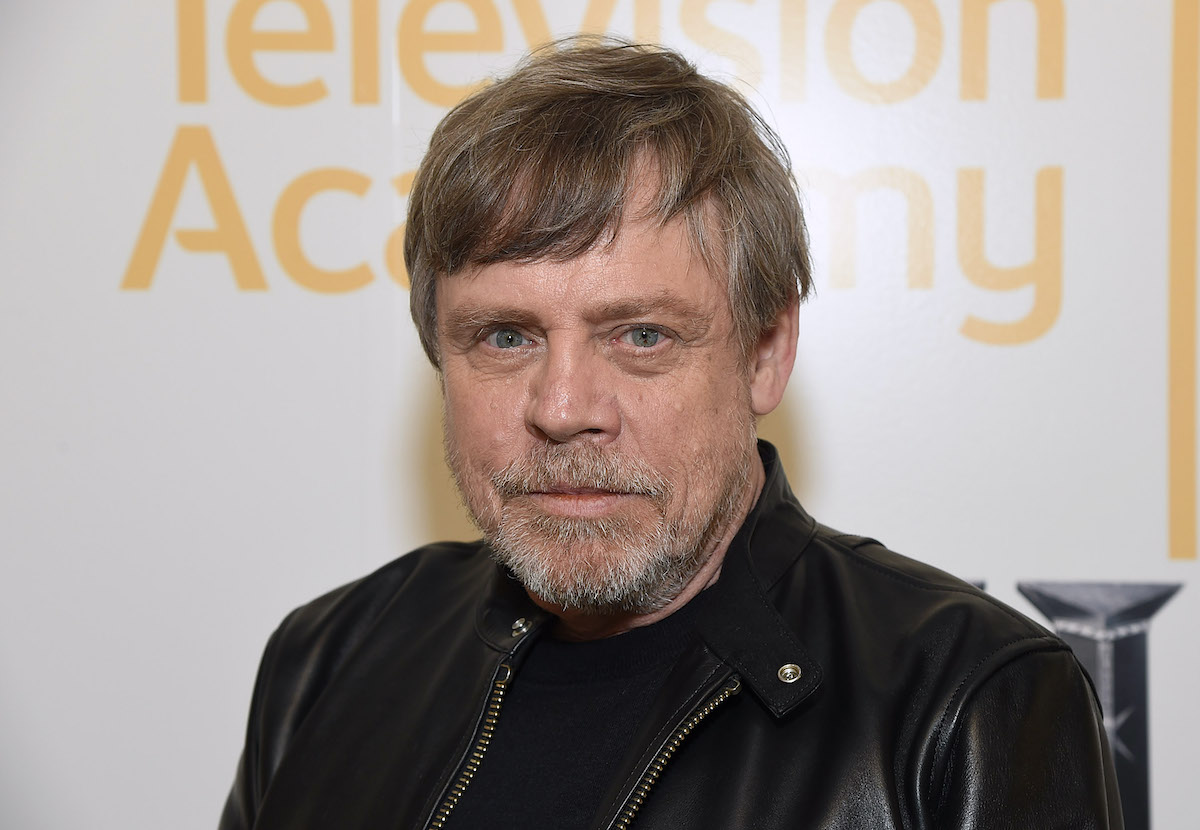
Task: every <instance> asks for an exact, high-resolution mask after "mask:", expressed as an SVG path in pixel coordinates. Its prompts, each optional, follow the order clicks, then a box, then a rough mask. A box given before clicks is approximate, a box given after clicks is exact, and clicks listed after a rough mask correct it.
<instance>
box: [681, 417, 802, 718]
mask: <svg viewBox="0 0 1200 830" xmlns="http://www.w3.org/2000/svg"><path fill="white" fill-rule="evenodd" d="M758 452H759V455H760V457H761V458H762V462H763V469H764V470H765V471H766V481H765V482H764V484H763V489H762V493H761V494H760V495H759V498H758V502H757V503H756V504H755V505H754V507H753V509H751V511H750V513H749V514H748V515H747V516H746V520H745V521H744V522H743V523H742V527H741V529H740V530H738V533H737V535H736V536H735V537H734V539H733V541H732V542H731V543H730V545H729V550H728V551H727V552H726V554H725V561H724V562H723V563H722V565H721V577H720V579H718V580H717V582H716V584H715V585H713V586H712V587H711V588H709V589H708V590H707V591H705V592H704V593H702V594H701V595H700V596H699V597H697V598H696V599H695V600H693V602H702V603H703V607H702V608H701V609H700V610H701V613H700V614H699V615H698V623H697V627H698V629H699V631H700V635H701V637H702V638H703V639H704V641H705V643H706V644H707V645H708V647H709V648H710V649H712V651H713V652H714V653H715V654H716V655H717V656H718V657H720V658H721V659H722V660H724V661H725V662H726V663H728V664H729V665H730V666H731V667H732V668H733V669H734V670H735V671H736V672H737V673H738V674H739V675H741V678H742V682H743V683H744V684H745V685H746V686H748V687H749V688H750V689H751V690H752V691H753V692H754V694H755V695H756V696H757V697H758V698H759V700H760V701H762V703H763V705H764V706H766V707H767V709H768V710H770V712H771V713H772V714H774V715H775V716H776V717H782V716H783V715H786V714H787V713H788V712H790V711H792V709H794V708H795V707H796V706H797V705H799V704H800V702H801V701H803V700H804V699H805V698H807V697H808V696H809V695H810V694H812V693H813V692H814V691H815V690H816V688H817V686H818V685H819V684H820V682H821V667H820V665H819V664H818V663H817V662H816V661H815V660H814V659H812V657H811V656H810V655H809V653H808V650H807V649H806V648H805V647H804V645H803V644H802V642H801V640H800V638H799V634H800V633H802V632H796V631H794V630H793V629H792V627H791V626H789V625H788V624H787V623H786V622H785V621H784V619H783V617H782V616H781V615H780V613H779V611H778V610H777V609H776V608H775V605H774V603H772V602H771V600H770V598H769V597H768V593H767V592H768V591H769V590H770V589H771V588H772V587H773V586H774V585H775V583H777V582H778V581H779V579H780V578H781V577H782V576H783V574H784V573H785V572H786V571H787V570H788V569H789V568H790V567H791V566H792V565H793V564H795V562H796V561H797V560H798V559H799V558H800V556H801V555H802V554H803V553H804V551H805V549H806V548H807V547H808V545H809V543H810V542H811V541H812V538H813V536H814V535H815V534H816V522H815V521H813V519H812V517H811V516H809V515H808V514H807V513H805V512H804V509H803V508H801V507H800V503H799V502H798V501H797V500H796V497H795V496H794V495H793V494H792V491H791V488H790V487H789V486H788V483H787V477H786V476H785V475H784V473H783V468H782V465H781V464H780V462H779V454H778V453H777V452H776V450H775V448H774V447H773V446H771V445H770V444H768V443H767V442H766V441H759V442H758ZM785 667H794V668H795V669H798V670H799V676H798V677H796V678H795V679H793V680H791V681H790V682H789V681H788V680H785V679H784V678H785V677H791V676H792V674H793V673H790V672H788V671H787V670H786V668H785Z"/></svg>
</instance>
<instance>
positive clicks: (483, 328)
mask: <svg viewBox="0 0 1200 830" xmlns="http://www.w3.org/2000/svg"><path fill="white" fill-rule="evenodd" d="M405 255H406V260H407V263H408V267H409V273H410V275H411V278H412V297H411V300H412V309H413V317H414V320H415V321H416V324H417V328H418V331H419V332H420V336H421V341H422V343H423V345H424V347H425V350H426V352H427V353H428V356H429V358H430V360H431V361H432V362H433V364H434V366H435V367H436V368H437V370H438V373H439V376H440V378H441V384H442V392H443V397H444V411H445V430H446V452H447V458H448V459H449V462H450V466H451V468H452V469H453V471H454V475H455V478H456V480H457V482H458V486H459V488H460V490H461V492H462V495H463V497H464V500H465V502H466V504H467V506H468V508H469V509H470V512H471V514H472V515H473V517H474V518H475V521H476V522H477V523H478V525H479V527H480V529H481V530H482V532H483V535H484V539H485V540H486V541H484V542H479V543H473V544H435V545H429V546H427V547H424V548H421V549H420V550H418V551H415V552H413V553H410V554H408V555H407V556H404V557H402V558H401V559H399V560H397V561H395V562H393V563H392V564H390V565H387V566H385V567H384V568H383V569H381V570H380V571H378V572H377V573H375V574H372V575H371V576H368V577H366V578H365V579H363V580H361V581H359V582H356V583H354V584H352V585H349V586H346V587H344V588H341V589H338V590H336V591H334V592H333V593H331V594H328V595H326V596H325V597H322V598H320V599H318V600H316V601H314V602H312V603H311V604H309V605H307V606H304V607H302V608H300V609H298V610H297V611H295V612H293V613H292V615H291V616H289V617H288V618H287V619H286V620H285V621H284V622H283V624H282V625H281V626H280V628H279V629H278V631H276V633H275V634H274V636H273V637H272V638H271V641H270V643H269V644H268V646H267V649H266V653H265V655H264V657H263V662H262V668H261V670H260V673H259V677H258V682H257V686H256V690H255V693H254V699H253V702H252V707H251V713H250V726H249V730H248V733H247V740H246V748H245V752H244V755H243V758H242V762H241V765H240V767H239V771H238V774H237V778H236V781H235V783H234V787H233V792H232V794H231V795H230V799H229V802H228V804H227V807H226V811H225V814H224V818H223V820H222V827H223V828H226V830H234V829H235V828H249V827H254V828H258V830H275V829H276V828H280V829H282V828H287V830H298V829H299V828H311V827H336V828H343V829H344V830H350V828H380V827H395V828H425V827H432V828H442V827H449V828H478V827H483V828H528V827H532V828H538V827H541V828H560V827H561V828H577V827H578V828H592V827H596V828H608V827H614V828H626V827H629V826H636V827H639V828H641V827H644V828H661V827H672V828H675V827H706V828H708V827H711V828H750V827H754V828H775V827H780V828H782V827H788V828H795V827H805V828H807V827H813V828H816V827H821V828H835V827H836V828H908V829H909V830H913V828H966V827H969V828H985V827H1006V828H1021V829H1022V830H1024V829H1026V828H1028V829H1029V830H1032V829H1033V828H1039V829H1040V828H1051V827H1053V828H1120V827H1121V817H1120V808H1119V805H1118V801H1117V796H1116V787H1115V781H1114V779H1113V776H1112V768H1111V762H1110V758H1109V755H1108V748H1107V745H1106V741H1105V733H1104V728H1103V725H1102V721H1101V715H1100V712H1099V709H1098V705H1097V703H1096V697H1095V694H1094V693H1093V690H1092V688H1091V686H1090V683H1089V681H1088V679H1087V678H1086V676H1085V675H1084V674H1083V672H1082V671H1081V670H1080V668H1079V666H1078V665H1077V663H1076V662H1075V660H1074V658H1073V656H1072V655H1071V653H1070V651H1069V650H1068V649H1067V647H1066V646H1065V645H1064V644H1063V643H1062V642H1061V641H1060V640H1058V639H1057V638H1055V637H1053V636H1052V635H1050V634H1048V633H1047V632H1046V631H1044V630H1043V629H1041V628H1039V627H1038V626H1036V625H1034V624H1033V623H1031V622H1029V621H1028V620H1026V619H1024V618H1023V617H1021V616H1020V615H1018V614H1017V613H1016V612H1014V611H1012V610H1010V609H1008V608H1006V607H1004V606H1002V605H1000V604H999V603H997V602H995V601H994V600H992V599H990V598H988V597H987V596H986V595H984V594H982V593H980V592H979V591H977V590H975V589H974V588H972V587H971V586H969V585H967V584H965V583H963V582H960V581H958V580H956V579H954V578H952V577H950V576H947V575H946V574H944V573H941V572H939V571H937V570H935V569H933V568H930V567H927V566H925V565H921V564H919V563H917V562H914V561H911V560H908V559H905V558H903V557H901V556H899V555H897V554H894V553H891V552H890V551H888V550H886V549H884V548H883V547H882V546H881V545H879V544H878V543H876V542H874V541H871V540H869V539H863V538H859V537H852V536H846V535H843V534H839V533H837V532H835V531H832V530H830V529H828V528H825V527H822V526H820V525H818V524H816V523H815V522H814V521H813V520H812V519H811V518H810V517H809V516H808V515H807V514H806V513H805V512H804V511H803V510H802V509H801V507H800V505H799V504H798V503H797V502H796V500H795V498H794V497H793V496H792V494H791V492H790V490H789V489H788V485H787V482H786V480H785V478H784V474H783V471H782V470H781V469H780V466H779V460H778V457H777V456H776V453H775V451H774V450H773V449H772V448H771V447H770V446H769V445H766V444H758V443H756V439H755V419H756V418H757V417H759V416H762V415H765V414H766V413H768V412H770V411H771V410H772V409H773V408H774V407H775V406H776V405H777V404H778V403H779V402H780V400H781V398H782V396H783V393H784V388H785V386H786V383H787V380H788V377H789V375H790V372H791V369H792V363H793V359H794V357H795V349H796V336H797V306H798V304H799V302H800V301H801V300H802V299H803V298H804V296H805V294H806V292H807V291H808V288H809V281H810V275H809V266H808V250H807V242H806V236H805V230H804V222H803V217H802V214H801V210H800V206H799V202H798V199H797V196H796V193H795V188H794V184H793V180H792V177H791V173H790V170H789V168H788V165H787V159H786V153H785V152H784V150H783V148H782V145H781V144H780V143H779V141H778V139H777V138H776V137H775V136H774V135H773V134H772V133H771V131H770V130H769V129H768V128H767V127H766V126H765V125H764V124H763V123H762V122H761V121H760V120H759V118H758V117H757V116H756V115H755V114H754V112H753V111H752V110H751V109H750V107H749V106H748V105H747V103H746V102H745V101H744V100H743V99H742V97H741V96H739V95H738V94H737V93H736V92H734V91H732V90H731V89H729V88H728V87H726V86H723V85H721V84H718V83H716V82H713V81H711V80H708V79H706V78H704V77H702V76H700V75H698V74H697V73H696V72H695V71H694V69H693V68H692V67H691V66H690V65H688V64H687V63H686V62H685V61H684V60H683V59H682V58H680V57H679V56H678V55H676V54H674V53H672V52H670V51H667V50H664V49H661V48H654V47H641V46H630V45H625V44H619V43H614V42H611V41H596V40H577V41H573V42H568V43H565V44H559V45H557V46H555V47H551V48H549V49H547V50H544V51H541V52H539V53H536V54H535V55H534V56H533V57H532V58H530V59H529V60H527V61H526V62H525V63H524V64H523V65H522V66H521V67H519V68H518V69H517V71H516V72H515V73H514V74H512V75H511V76H509V77H508V78H506V79H504V80H501V81H499V82H497V83H495V84H493V85H491V86H489V87H487V88H486V89H484V90H483V91H481V92H479V93H477V94H475V95H474V96H473V97H471V98H469V99H467V100H466V101H465V102H464V103H462V104H461V105H459V106H458V107H457V108H455V109H454V110H453V111H452V112H451V113H450V114H449V115H447V116H446V118H445V120H444V121H443V122H442V123H441V125H440V126H439V127H438V128H437V130H436V132H435V133H434V136H433V138H432V141H431V144H430V149H429V153H428V155H427V156H426V158H425V160H424V162H423V163H422V165H421V168H420V170H419V171H418V174H417V178H416V182H415V185H414V188H413V192H412V196H411V197H410V208H409V221H408V229H407V239H406V243H405Z"/></svg>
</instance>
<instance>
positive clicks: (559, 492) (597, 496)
mask: <svg viewBox="0 0 1200 830" xmlns="http://www.w3.org/2000/svg"><path fill="white" fill-rule="evenodd" d="M527 495H528V498H530V499H531V500H532V501H533V503H534V504H535V505H537V507H538V509H539V510H541V511H542V512H544V513H549V514H551V515H555V516H564V517H573V518H580V519H589V518H599V517H601V516H606V515H608V514H610V513H612V511H613V510H615V509H616V508H617V507H618V506H620V505H621V504H622V503H623V502H625V501H626V500H627V499H629V498H632V497H633V496H634V494H633V493H628V492H624V491H619V490H605V489H601V488H597V487H569V486H561V487H560V486H553V487H547V488H542V489H538V490H531V491H530V492H529V493H528V494H527Z"/></svg>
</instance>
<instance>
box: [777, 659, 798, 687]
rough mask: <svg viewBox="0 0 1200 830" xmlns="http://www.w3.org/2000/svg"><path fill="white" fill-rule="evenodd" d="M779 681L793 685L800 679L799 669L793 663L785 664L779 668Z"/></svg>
mask: <svg viewBox="0 0 1200 830" xmlns="http://www.w3.org/2000/svg"><path fill="white" fill-rule="evenodd" d="M779 679H780V680H782V681H783V682H784V683H795V682H796V681H797V680H799V679H800V667H799V666H797V665H796V664H795V663H787V664H785V665H782V666H780V667H779Z"/></svg>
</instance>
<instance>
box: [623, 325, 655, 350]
mask: <svg viewBox="0 0 1200 830" xmlns="http://www.w3.org/2000/svg"><path fill="white" fill-rule="evenodd" d="M622 337H623V339H624V340H625V341H626V342H628V343H631V344H633V345H634V346H637V347H638V348H640V349H649V348H650V347H651V346H654V345H656V344H657V343H658V341H659V338H661V337H662V332H661V331H659V330H658V329H652V328H650V327H649V326H638V327H637V328H633V329H630V330H629V331H627V332H625V334H624V335H622Z"/></svg>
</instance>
